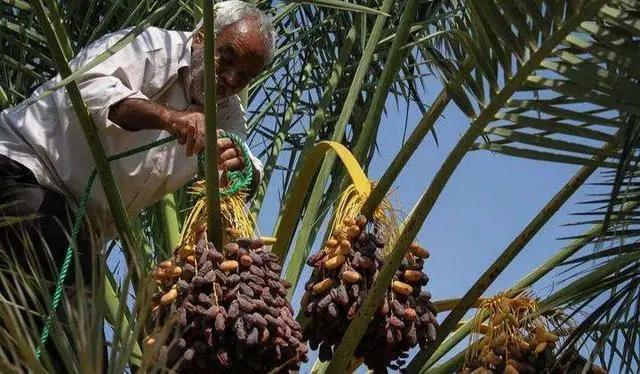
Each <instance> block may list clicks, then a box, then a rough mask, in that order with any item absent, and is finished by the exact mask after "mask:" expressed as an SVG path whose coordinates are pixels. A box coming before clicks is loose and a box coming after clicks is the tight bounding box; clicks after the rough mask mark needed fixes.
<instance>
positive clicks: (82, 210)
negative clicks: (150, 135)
mask: <svg viewBox="0 0 640 374" xmlns="http://www.w3.org/2000/svg"><path fill="white" fill-rule="evenodd" d="M175 138H176V137H175V136H170V137H167V138H164V139H160V140H157V141H155V142H153V143H149V144H146V145H143V146H140V147H137V148H134V149H131V150H128V151H125V152H122V153H118V154H116V155H114V156H111V157H109V158H108V160H109V161H113V160H118V159H121V158H124V157H128V156H131V155H133V154H136V153H140V152H143V151H146V150H149V149H151V148H155V147H157V146H160V145H163V144H166V143H168V142H170V141H172V140H175ZM96 175H97V170H96V169H95V168H94V169H93V171H92V172H91V175H90V176H89V180H88V182H87V186H86V187H85V189H84V192H83V193H82V196H81V197H80V203H79V206H78V210H77V212H76V213H75V217H74V222H73V227H72V229H71V240H70V242H69V246H68V247H67V250H66V252H65V255H64V261H63V262H62V265H60V275H59V276H58V280H57V281H56V288H55V292H54V293H53V297H52V298H51V303H50V305H49V314H48V315H47V319H46V321H45V324H44V327H43V328H42V332H41V334H40V343H39V344H38V347H37V348H36V352H35V353H36V357H37V358H38V359H39V358H40V357H41V356H42V348H43V347H44V346H45V345H46V344H47V341H48V340H49V334H50V329H51V323H52V322H53V316H54V315H55V313H56V311H57V310H58V307H59V306H60V300H61V299H62V291H63V287H64V283H65V280H66V279H67V274H68V273H69V267H70V266H71V259H72V258H73V249H74V247H75V243H76V239H77V238H78V233H79V232H80V228H81V227H82V219H83V218H84V216H85V214H86V209H87V201H88V200H89V195H90V194H91V187H93V182H94V181H95V179H96Z"/></svg>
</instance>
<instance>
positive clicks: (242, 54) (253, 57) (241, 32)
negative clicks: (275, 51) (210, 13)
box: [190, 18, 267, 104]
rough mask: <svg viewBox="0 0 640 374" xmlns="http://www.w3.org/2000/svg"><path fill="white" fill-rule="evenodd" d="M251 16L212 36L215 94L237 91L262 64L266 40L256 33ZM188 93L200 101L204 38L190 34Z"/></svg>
mask: <svg viewBox="0 0 640 374" xmlns="http://www.w3.org/2000/svg"><path fill="white" fill-rule="evenodd" d="M258 30H259V23H258V21H257V20H256V19H254V18H247V19H243V20H240V21H238V22H236V23H234V24H232V25H230V26H227V27H226V28H224V29H223V30H222V31H221V32H220V33H219V34H218V37H217V38H216V49H215V64H216V74H217V77H218V79H217V85H216V94H217V96H218V97H227V96H231V95H234V94H237V93H238V92H240V90H242V88H244V87H245V86H246V85H247V84H248V83H249V82H250V81H251V79H253V78H254V77H255V76H256V75H258V73H260V71H261V70H262V69H263V68H264V67H265V65H266V56H267V42H266V41H265V40H264V38H263V37H262V36H261V35H260V33H259V32H258ZM190 90H191V95H192V97H193V98H194V100H195V101H196V102H197V103H199V104H203V102H204V37H203V35H202V34H201V33H198V34H196V36H194V40H193V45H192V58H191V87H190Z"/></svg>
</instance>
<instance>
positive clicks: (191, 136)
mask: <svg viewBox="0 0 640 374" xmlns="http://www.w3.org/2000/svg"><path fill="white" fill-rule="evenodd" d="M195 142H196V128H195V127H194V126H187V146H186V147H187V149H186V151H185V153H186V155H187V157H191V155H193V146H194V144H195Z"/></svg>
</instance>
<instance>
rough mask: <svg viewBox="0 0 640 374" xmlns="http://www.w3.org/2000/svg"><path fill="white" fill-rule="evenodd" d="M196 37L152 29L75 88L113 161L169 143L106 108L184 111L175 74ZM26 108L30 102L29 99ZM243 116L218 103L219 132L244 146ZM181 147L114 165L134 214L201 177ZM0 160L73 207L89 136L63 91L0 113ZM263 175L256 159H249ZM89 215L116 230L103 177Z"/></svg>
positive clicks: (111, 38)
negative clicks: (152, 106)
mask: <svg viewBox="0 0 640 374" xmlns="http://www.w3.org/2000/svg"><path fill="white" fill-rule="evenodd" d="M129 30H130V29H125V30H121V31H119V32H116V33H113V34H108V35H105V36H104V37H102V38H100V39H98V40H96V41H95V42H94V43H92V44H91V45H89V46H88V47H86V48H85V49H83V50H82V51H81V52H80V53H78V55H77V56H76V57H75V58H74V59H73V60H72V61H70V66H71V69H72V70H76V69H78V68H79V67H81V66H83V65H85V64H86V63H88V62H90V61H91V60H93V58H94V57H96V56H97V55H99V54H100V53H102V52H104V51H105V50H106V49H107V48H109V47H111V46H112V45H113V44H115V43H116V42H117V41H118V40H120V39H121V38H122V37H123V36H124V35H125V34H126V33H127V32H128V31H129ZM191 36H192V33H191V32H180V31H169V30H163V29H159V28H155V27H150V28H148V29H147V30H145V31H144V32H142V33H141V34H140V35H138V37H136V38H135V39H134V40H133V41H132V42H131V43H129V44H128V45H127V46H126V47H124V48H122V49H121V50H119V51H118V52H116V53H115V54H114V55H113V56H110V57H109V58H108V59H106V60H105V61H104V62H102V63H100V64H99V65H98V66H96V67H94V68H92V69H91V70H89V71H88V72H87V73H85V74H84V75H83V76H82V77H81V78H80V79H78V84H79V87H80V92H81V94H82V97H83V99H84V101H85V103H86V105H87V107H88V109H89V112H90V113H91V116H92V118H93V120H94V122H95V124H96V127H97V130H98V133H99V135H100V137H101V140H102V144H103V146H104V149H105V151H106V153H107V155H108V156H110V155H115V154H118V153H121V152H124V151H127V150H130V149H133V148H136V147H140V146H143V145H146V144H149V143H152V142H154V141H156V140H159V139H163V138H165V137H168V136H170V134H169V133H168V132H166V131H163V130H141V131H135V132H134V131H127V130H124V129H123V128H121V127H119V126H118V125H116V124H115V123H113V122H111V121H110V120H109V119H108V118H107V116H108V113H109V107H110V106H112V105H114V104H116V103H117V102H119V101H121V100H123V99H125V98H141V99H147V100H152V101H154V102H157V103H160V104H163V105H166V106H168V107H171V108H173V109H177V110H184V109H186V107H187V106H188V105H189V97H188V96H189V95H188V90H187V89H186V88H185V85H184V82H183V79H182V78H181V77H182V74H180V75H179V74H178V69H180V68H185V69H188V68H189V63H190V61H191ZM59 81H60V76H56V77H55V78H54V79H52V80H51V81H49V82H47V83H45V84H43V85H42V86H40V87H39V88H38V89H36V90H35V92H34V93H33V95H32V97H37V96H39V95H40V94H41V93H42V92H43V91H45V90H47V89H48V88H49V87H52V86H53V85H54V84H55V83H57V82H59ZM27 101H29V100H27ZM243 115H244V110H243V109H242V107H241V105H240V100H239V98H238V97H237V96H232V97H229V98H224V99H219V100H218V109H217V126H218V128H221V129H223V130H226V131H230V132H233V133H235V134H237V135H239V136H240V137H241V138H242V139H246V132H247V129H246V122H245V119H244V117H243ZM184 152H185V150H184V147H183V146H181V145H179V144H178V143H177V142H176V141H173V142H170V143H167V144H164V145H162V146H159V147H156V148H153V149H151V150H149V151H146V152H143V153H139V154H136V155H132V156H129V157H126V158H123V159H120V160H116V161H112V162H111V164H110V166H111V170H112V171H113V175H114V177H115V179H116V181H117V183H118V185H119V186H120V192H121V194H122V198H123V200H124V204H125V207H126V209H127V212H128V213H129V214H136V213H138V212H139V211H140V210H141V209H143V208H145V207H147V206H149V205H151V204H153V203H155V202H156V201H158V200H159V199H160V198H161V197H162V196H164V195H165V194H167V193H168V192H172V191H175V190H176V189H178V188H180V187H181V186H182V185H184V184H185V183H186V182H187V181H189V180H190V179H191V178H192V177H193V176H194V175H195V173H196V171H197V157H196V156H192V157H186V156H185V153H184ZM0 154H3V155H5V156H7V157H9V158H11V159H13V160H15V161H17V162H19V163H21V164H23V165H25V166H26V167H27V168H29V169H30V170H31V171H32V172H33V173H34V174H35V176H36V178H37V180H38V183H40V184H41V185H42V186H45V187H48V188H51V189H54V190H56V191H59V192H61V193H63V194H65V195H66V196H67V197H69V198H71V199H72V201H74V202H76V203H77V201H78V200H79V198H80V196H81V195H82V193H83V191H84V189H85V186H86V184H87V180H88V177H89V175H90V173H91V171H92V170H93V168H94V162H93V157H92V156H91V152H90V150H89V147H88V145H87V142H86V140H85V137H84V133H83V131H82V128H81V126H80V124H79V123H78V120H77V117H76V115H75V112H74V110H73V107H72V105H71V102H70V99H69V96H68V95H67V93H66V90H65V89H64V88H61V89H58V90H56V91H55V92H54V93H52V94H51V95H49V96H47V97H46V98H44V99H41V100H38V101H36V102H35V103H33V104H31V105H26V102H24V103H22V104H19V105H17V106H15V107H13V108H10V109H7V110H5V111H3V112H1V113H0ZM251 158H252V160H253V161H254V164H255V166H256V167H257V168H258V170H259V171H261V168H262V165H261V163H260V161H259V160H257V159H255V158H254V157H253V156H251ZM88 210H89V212H90V214H91V215H92V217H93V218H94V219H98V220H99V221H98V222H101V226H102V227H106V229H105V233H106V234H109V232H110V231H111V232H112V230H113V220H112V218H111V214H110V212H109V207H108V205H107V201H106V197H105V195H104V192H103V190H102V185H101V184H100V181H99V178H98V179H96V183H95V184H94V187H93V189H92V192H91V195H90V198H89V202H88Z"/></svg>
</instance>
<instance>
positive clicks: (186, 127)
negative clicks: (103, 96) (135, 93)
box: [109, 98, 243, 170]
mask: <svg viewBox="0 0 640 374" xmlns="http://www.w3.org/2000/svg"><path fill="white" fill-rule="evenodd" d="M109 120H110V121H112V122H114V123H116V124H117V125H118V126H120V127H122V128H123V129H125V130H128V131H139V130H165V131H167V132H169V133H170V134H173V135H176V137H177V139H178V142H179V143H180V144H185V145H186V155H187V156H192V155H194V154H198V153H200V152H202V150H203V149H204V145H205V137H204V129H205V123H204V114H203V113H202V108H201V107H197V106H193V107H189V108H188V109H187V110H185V111H179V110H175V109H172V108H169V107H166V106H164V105H160V104H157V103H154V102H153V101H150V100H144V99H137V98H133V99H124V100H122V101H120V102H118V103H116V104H114V105H112V106H111V108H110V109H109ZM218 157H219V159H218V163H219V164H220V166H223V167H226V168H227V169H230V170H237V169H239V168H241V167H242V166H243V163H242V157H241V155H240V153H239V152H238V151H237V150H236V149H235V147H234V146H233V143H232V142H231V141H230V140H229V139H219V140H218Z"/></svg>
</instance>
